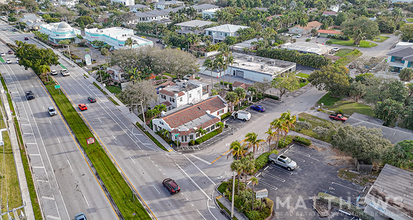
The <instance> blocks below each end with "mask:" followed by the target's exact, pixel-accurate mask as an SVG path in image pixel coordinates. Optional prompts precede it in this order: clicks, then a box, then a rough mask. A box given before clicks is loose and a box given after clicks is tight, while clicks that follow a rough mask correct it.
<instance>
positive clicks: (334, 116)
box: [328, 114, 347, 122]
mask: <svg viewBox="0 0 413 220" xmlns="http://www.w3.org/2000/svg"><path fill="white" fill-rule="evenodd" d="M328 117H329V118H330V119H331V120H337V121H342V122H345V121H347V117H344V116H343V115H342V114H330V116H328Z"/></svg>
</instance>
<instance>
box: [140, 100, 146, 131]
mask: <svg viewBox="0 0 413 220" xmlns="http://www.w3.org/2000/svg"><path fill="white" fill-rule="evenodd" d="M141 109H142V118H143V126H142V127H143V130H144V131H145V130H146V129H145V126H146V122H145V112H144V111H143V104H142V100H141Z"/></svg>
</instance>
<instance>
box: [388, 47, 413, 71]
mask: <svg viewBox="0 0 413 220" xmlns="http://www.w3.org/2000/svg"><path fill="white" fill-rule="evenodd" d="M387 56H388V58H387V63H388V64H389V70H390V71H391V72H398V73H400V71H401V70H402V69H404V68H412V66H411V64H412V62H413V46H411V45H410V46H396V48H394V49H392V50H390V51H389V52H388V53H387Z"/></svg>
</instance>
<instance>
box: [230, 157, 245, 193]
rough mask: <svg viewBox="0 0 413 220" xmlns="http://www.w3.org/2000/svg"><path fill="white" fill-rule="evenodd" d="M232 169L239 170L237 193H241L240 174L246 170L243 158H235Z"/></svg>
mask: <svg viewBox="0 0 413 220" xmlns="http://www.w3.org/2000/svg"><path fill="white" fill-rule="evenodd" d="M231 171H235V172H237V179H238V184H237V188H238V189H237V194H238V193H239V185H240V176H241V173H242V172H243V171H244V164H243V162H242V161H241V160H234V161H233V162H232V163H231Z"/></svg>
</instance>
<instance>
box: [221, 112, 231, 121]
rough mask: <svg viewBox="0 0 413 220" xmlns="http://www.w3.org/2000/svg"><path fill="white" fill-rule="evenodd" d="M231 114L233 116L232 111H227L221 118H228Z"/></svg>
mask: <svg viewBox="0 0 413 220" xmlns="http://www.w3.org/2000/svg"><path fill="white" fill-rule="evenodd" d="M230 116H231V112H227V113H225V114H223V115H221V120H224V119H226V118H228V117H230Z"/></svg>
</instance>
